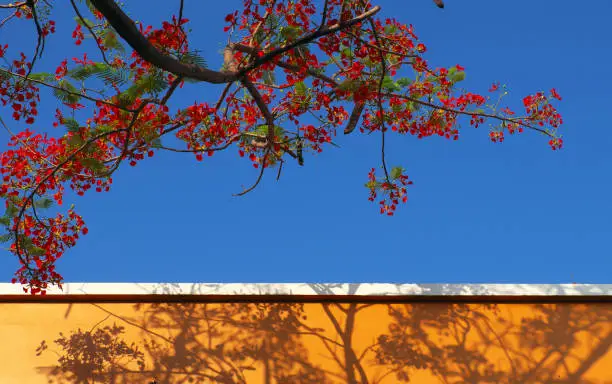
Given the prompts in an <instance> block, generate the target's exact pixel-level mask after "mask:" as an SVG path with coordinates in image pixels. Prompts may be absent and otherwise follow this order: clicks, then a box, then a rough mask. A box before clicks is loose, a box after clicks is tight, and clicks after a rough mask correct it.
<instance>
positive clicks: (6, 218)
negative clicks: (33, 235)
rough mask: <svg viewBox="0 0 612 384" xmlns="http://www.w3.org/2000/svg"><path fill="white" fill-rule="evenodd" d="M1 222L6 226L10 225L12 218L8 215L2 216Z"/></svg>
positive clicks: (0, 217)
mask: <svg viewBox="0 0 612 384" xmlns="http://www.w3.org/2000/svg"><path fill="white" fill-rule="evenodd" d="M0 224H2V225H4V226H5V227H8V226H9V225H10V224H11V218H10V217H9V216H7V215H5V216H0Z"/></svg>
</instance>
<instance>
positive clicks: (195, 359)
mask: <svg viewBox="0 0 612 384" xmlns="http://www.w3.org/2000/svg"><path fill="white" fill-rule="evenodd" d="M0 340H1V344H0V366H1V367H2V368H1V369H0V384H13V383H14V384H34V383H36V384H38V383H47V382H52V383H89V384H91V383H116V384H119V383H122V384H123V383H136V384H142V383H150V382H151V381H152V380H154V379H155V380H156V382H157V383H158V384H175V383H177V384H178V383H227V384H229V383H249V384H251V383H252V384H260V383H261V384H271V383H275V384H281V383H282V384H289V383H313V384H314V383H360V384H365V383H368V384H374V383H380V384H386V383H402V382H410V383H416V384H445V383H447V384H459V383H491V384H493V383H495V384H498V383H508V384H510V383H516V384H519V383H520V384H524V383H534V384H535V383H538V384H539V383H542V384H544V383H546V384H549V383H558V384H562V383H566V384H570V383H573V384H578V383H583V384H586V383H589V384H611V383H612V352H611V351H610V345H611V343H612V305H611V304H609V303H601V304H596V303H590V304H569V303H566V304H443V303H419V304H354V303H353V304H335V303H329V304H322V303H308V304H298V303H263V304H262V303H229V304H228V303H225V304H210V303H209V304H207V303H158V304H133V303H120V304H117V303H105V304H103V303H74V304H69V303H56V304H51V303H49V304H46V303H5V304H0ZM37 348H38V350H37Z"/></svg>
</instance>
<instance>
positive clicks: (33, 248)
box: [26, 246, 45, 256]
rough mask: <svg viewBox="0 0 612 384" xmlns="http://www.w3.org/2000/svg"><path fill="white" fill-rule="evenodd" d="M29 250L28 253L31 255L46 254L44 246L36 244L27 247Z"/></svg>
mask: <svg viewBox="0 0 612 384" xmlns="http://www.w3.org/2000/svg"><path fill="white" fill-rule="evenodd" d="M26 248H27V250H28V253H29V254H30V255H33V256H42V255H44V254H45V250H44V249H43V248H40V247H36V246H30V247H26Z"/></svg>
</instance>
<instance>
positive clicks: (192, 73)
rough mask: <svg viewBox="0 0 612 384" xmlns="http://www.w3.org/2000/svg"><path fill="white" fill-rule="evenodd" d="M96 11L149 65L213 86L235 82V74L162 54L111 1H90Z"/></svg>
mask: <svg viewBox="0 0 612 384" xmlns="http://www.w3.org/2000/svg"><path fill="white" fill-rule="evenodd" d="M91 3H92V4H93V6H94V7H96V9H97V10H98V11H99V12H100V13H102V15H104V17H105V18H106V19H107V20H108V22H109V23H110V25H111V26H112V27H113V28H114V29H115V30H116V31H117V33H118V34H119V36H121V37H122V38H123V39H124V40H125V41H126V42H127V43H128V44H129V46H130V47H132V49H134V50H135V51H136V52H138V54H139V55H140V56H141V57H142V58H143V59H144V60H146V61H148V62H149V63H151V64H153V65H154V66H156V67H159V68H161V69H163V70H165V71H168V72H171V73H173V74H175V75H177V76H182V77H185V78H191V79H195V80H200V81H205V82H207V83H213V84H223V83H229V82H233V81H236V80H237V79H238V77H237V76H236V74H235V73H224V72H218V71H213V70H210V69H207V68H204V67H200V66H198V65H195V64H187V63H181V62H180V61H178V60H176V59H174V58H172V57H170V56H167V55H164V54H162V53H161V52H160V51H159V50H157V48H155V47H154V46H153V44H151V42H149V40H147V38H146V37H145V36H144V35H143V34H142V33H140V31H139V30H138V28H136V24H135V23H134V21H132V19H130V18H129V17H128V16H127V15H126V14H125V13H124V12H123V11H122V10H121V8H119V6H118V5H117V3H115V2H114V1H113V0H91Z"/></svg>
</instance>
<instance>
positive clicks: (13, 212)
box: [5, 203, 19, 218]
mask: <svg viewBox="0 0 612 384" xmlns="http://www.w3.org/2000/svg"><path fill="white" fill-rule="evenodd" d="M17 213H19V208H17V206H16V205H15V204H13V203H8V206H7V207H6V213H5V215H6V216H8V217H11V218H13V217H15V216H17Z"/></svg>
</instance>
